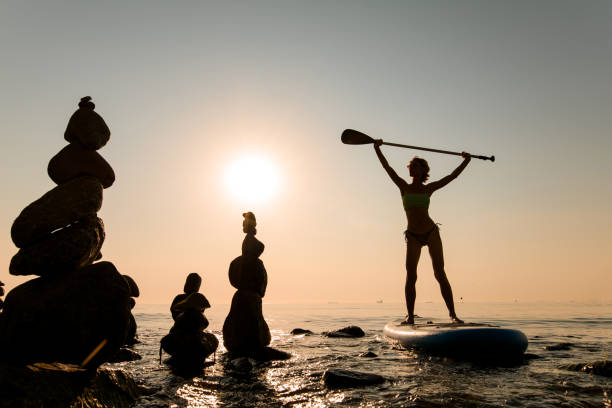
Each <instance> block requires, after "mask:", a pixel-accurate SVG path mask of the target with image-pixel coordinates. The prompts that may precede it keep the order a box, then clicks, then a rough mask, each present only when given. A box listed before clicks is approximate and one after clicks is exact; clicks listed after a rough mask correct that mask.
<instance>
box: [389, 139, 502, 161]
mask: <svg viewBox="0 0 612 408" xmlns="http://www.w3.org/2000/svg"><path fill="white" fill-rule="evenodd" d="M382 144H384V145H387V146H395V147H406V148H408V149H416V150H425V151H427V152H435V153H444V154H453V155H455V156H461V155H462V154H461V153H459V152H451V151H448V150H440V149H430V148H428V147H419V146H410V145H404V144H399V143H389V142H382ZM470 157H472V158H474V159H481V160H491V161H495V156H491V157H487V156H477V155H474V154H470Z"/></svg>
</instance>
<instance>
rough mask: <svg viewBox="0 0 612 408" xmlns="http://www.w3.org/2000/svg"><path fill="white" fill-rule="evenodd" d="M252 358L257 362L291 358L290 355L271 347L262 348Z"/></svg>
mask: <svg viewBox="0 0 612 408" xmlns="http://www.w3.org/2000/svg"><path fill="white" fill-rule="evenodd" d="M252 356H253V358H254V359H255V360H257V361H273V360H289V359H290V358H291V354H289V353H287V352H286V351H282V350H279V349H275V348H273V347H263V348H261V349H259V350H257V351H256V352H255V353H253V355H252Z"/></svg>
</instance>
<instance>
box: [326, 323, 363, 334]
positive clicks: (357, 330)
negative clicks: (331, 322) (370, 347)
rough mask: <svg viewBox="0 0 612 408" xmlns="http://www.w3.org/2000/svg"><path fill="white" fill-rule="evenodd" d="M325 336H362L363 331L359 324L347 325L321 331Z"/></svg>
mask: <svg viewBox="0 0 612 408" xmlns="http://www.w3.org/2000/svg"><path fill="white" fill-rule="evenodd" d="M323 335H324V336H327V337H363V336H365V332H364V331H363V330H362V329H361V327H359V326H347V327H344V328H342V329H339V330H335V331H331V332H323Z"/></svg>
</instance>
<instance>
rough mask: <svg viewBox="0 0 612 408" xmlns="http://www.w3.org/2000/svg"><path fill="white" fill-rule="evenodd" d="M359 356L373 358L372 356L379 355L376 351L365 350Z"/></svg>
mask: <svg viewBox="0 0 612 408" xmlns="http://www.w3.org/2000/svg"><path fill="white" fill-rule="evenodd" d="M359 357H368V358H372V357H378V355H377V354H376V353H372V352H371V351H365V352H363V353H361V354H360V355H359Z"/></svg>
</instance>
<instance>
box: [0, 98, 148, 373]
mask: <svg viewBox="0 0 612 408" xmlns="http://www.w3.org/2000/svg"><path fill="white" fill-rule="evenodd" d="M94 108H95V105H94V104H93V102H92V101H91V97H84V98H82V99H81V101H80V103H79V109H78V110H77V111H76V112H75V113H74V114H73V115H72V117H71V118H70V120H69V122H68V126H67V129H66V132H65V133H64V138H65V139H66V141H68V143H69V144H68V145H67V146H66V147H64V148H63V149H62V150H61V151H60V152H59V153H57V154H56V155H55V156H54V157H53V158H52V159H51V161H50V162H49V165H48V168H47V172H48V174H49V177H50V178H51V180H53V182H55V183H56V184H57V187H55V188H53V189H52V190H50V191H49V192H47V193H46V194H44V195H43V196H42V197H40V198H39V199H38V200H36V201H34V202H33V203H31V204H30V205H28V206H27V207H26V208H25V209H24V210H23V211H22V212H21V214H19V216H18V217H17V219H16V220H15V221H14V223H13V226H12V228H11V238H12V239H13V242H14V243H15V245H16V246H17V247H18V248H19V251H18V252H17V254H16V255H15V256H14V257H13V258H12V260H11V263H10V267H9V272H10V273H11V274H12V275H35V276H38V278H35V279H32V280H30V281H27V282H25V283H23V284H21V285H19V286H17V287H15V288H14V289H13V290H11V291H10V292H9V293H8V294H7V296H6V299H5V302H4V311H3V312H2V314H1V315H0V361H4V362H11V363H20V364H22V363H31V362H61V363H74V364H82V365H87V367H95V366H97V365H99V364H101V363H103V362H105V361H107V360H108V359H109V358H110V357H111V356H112V355H113V354H115V353H116V352H117V351H118V350H119V348H120V347H121V346H122V345H123V344H125V343H126V341H127V340H128V332H129V331H130V330H133V331H135V322H134V320H133V316H131V312H130V309H131V306H133V299H131V298H130V296H137V295H138V293H137V291H138V288H137V286H135V283H134V285H133V286H132V285H130V284H129V282H128V281H127V280H126V278H124V276H122V275H121V274H120V273H119V272H118V271H117V269H116V268H115V266H114V265H113V264H112V263H110V262H97V263H94V261H96V260H99V259H100V258H101V257H102V254H101V252H100V250H101V248H102V243H103V242H104V238H105V232H104V224H103V223H102V220H101V219H100V218H98V217H97V212H98V211H99V210H100V208H101V206H102V191H103V189H105V188H108V187H110V186H111V185H112V184H113V182H114V181H115V173H114V171H113V169H112V168H111V166H110V165H109V164H108V163H107V162H106V160H104V158H103V157H102V156H101V155H100V154H99V153H98V152H97V150H98V149H100V148H102V147H103V146H104V145H105V144H106V143H107V142H108V140H109V138H110V130H109V129H108V127H107V126H106V123H105V122H104V119H102V117H101V116H100V115H98V114H97V113H96V112H94ZM130 281H132V282H133V280H131V278H130ZM134 287H135V289H134Z"/></svg>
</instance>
